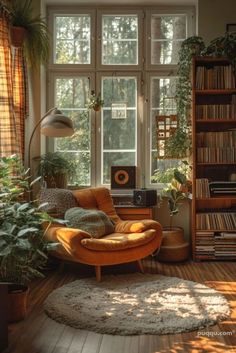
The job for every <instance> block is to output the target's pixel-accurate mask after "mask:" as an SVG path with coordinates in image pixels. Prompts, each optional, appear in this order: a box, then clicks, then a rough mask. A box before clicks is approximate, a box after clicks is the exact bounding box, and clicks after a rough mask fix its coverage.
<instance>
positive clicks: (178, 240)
mask: <svg viewBox="0 0 236 353" xmlns="http://www.w3.org/2000/svg"><path fill="white" fill-rule="evenodd" d="M188 257H189V243H188V242H186V241H185V239H184V231H183V229H182V228H178V227H176V228H164V230H163V239H162V244H161V248H160V251H159V254H158V257H157V259H158V260H159V261H163V262H179V261H185V260H187V259H188Z"/></svg>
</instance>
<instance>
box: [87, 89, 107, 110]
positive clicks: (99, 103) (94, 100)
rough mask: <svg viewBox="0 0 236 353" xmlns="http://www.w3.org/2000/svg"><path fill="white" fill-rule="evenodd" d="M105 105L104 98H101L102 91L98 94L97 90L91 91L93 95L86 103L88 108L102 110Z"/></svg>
mask: <svg viewBox="0 0 236 353" xmlns="http://www.w3.org/2000/svg"><path fill="white" fill-rule="evenodd" d="M103 105H104V100H103V99H101V93H98V95H97V96H96V93H95V91H91V95H90V97H89V99H88V102H87V104H86V107H87V109H93V110H94V111H95V112H98V111H99V110H101V107H103Z"/></svg>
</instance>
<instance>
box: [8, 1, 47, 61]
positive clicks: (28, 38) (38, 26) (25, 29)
mask: <svg viewBox="0 0 236 353" xmlns="http://www.w3.org/2000/svg"><path fill="white" fill-rule="evenodd" d="M9 11H10V13H11V27H12V28H11V39H12V45H13V46H21V45H22V46H23V48H24V51H25V55H26V59H27V61H28V63H29V65H30V66H32V67H37V66H38V65H40V64H41V63H42V64H46V63H47V60H48V56H49V32H48V28H47V24H46V22H45V21H44V19H43V18H42V17H41V16H40V14H39V15H34V11H33V0H21V1H19V0H11V2H10V4H9ZM16 36H17V40H16V41H15V38H16ZM19 37H20V39H19Z"/></svg>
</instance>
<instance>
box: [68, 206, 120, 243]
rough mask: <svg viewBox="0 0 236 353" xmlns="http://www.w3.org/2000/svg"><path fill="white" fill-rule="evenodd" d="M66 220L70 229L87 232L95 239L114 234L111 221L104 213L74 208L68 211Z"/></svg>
mask: <svg viewBox="0 0 236 353" xmlns="http://www.w3.org/2000/svg"><path fill="white" fill-rule="evenodd" d="M65 219H66V220H67V221H68V224H67V225H68V226H69V227H72V228H78V229H82V230H85V231H86V232H88V233H89V234H91V236H92V237H94V238H101V237H102V236H104V235H107V234H110V233H113V232H114V225H113V223H112V221H111V219H110V218H109V217H108V216H107V215H106V213H104V212H103V211H99V210H86V209H84V208H81V207H73V208H71V209H69V210H67V211H66V213H65Z"/></svg>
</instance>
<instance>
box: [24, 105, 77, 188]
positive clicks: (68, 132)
mask: <svg viewBox="0 0 236 353" xmlns="http://www.w3.org/2000/svg"><path fill="white" fill-rule="evenodd" d="M39 125H41V134H43V135H45V136H49V137H67V136H72V135H73V133H74V129H73V123H72V121H71V119H70V118H68V117H67V116H65V115H64V114H62V112H61V111H60V110H58V109H57V108H51V109H49V110H48V111H47V113H46V114H45V115H44V116H43V117H42V118H41V119H40V120H39V122H38V123H37V124H36V125H35V127H34V129H33V131H32V134H31V136H30V139H29V147H28V168H30V167H31V146H32V141H33V138H34V134H35V132H36V130H37V128H38V127H39ZM30 194H31V193H30Z"/></svg>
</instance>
